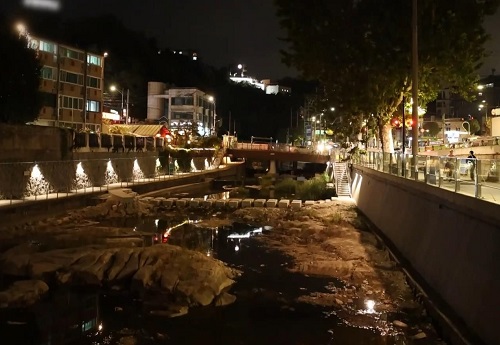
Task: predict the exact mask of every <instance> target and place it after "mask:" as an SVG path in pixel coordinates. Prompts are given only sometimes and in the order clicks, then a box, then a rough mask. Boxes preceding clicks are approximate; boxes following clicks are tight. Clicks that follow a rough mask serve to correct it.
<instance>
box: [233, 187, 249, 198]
mask: <svg viewBox="0 0 500 345" xmlns="http://www.w3.org/2000/svg"><path fill="white" fill-rule="evenodd" d="M249 193H250V191H249V190H248V189H246V188H244V187H236V188H234V189H232V190H231V191H230V192H229V196H230V197H231V198H244V197H247V196H248V194H249Z"/></svg>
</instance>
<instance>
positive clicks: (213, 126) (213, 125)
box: [207, 96, 217, 135]
mask: <svg viewBox="0 0 500 345" xmlns="http://www.w3.org/2000/svg"><path fill="white" fill-rule="evenodd" d="M208 100H209V101H210V102H212V103H213V104H214V118H213V123H212V133H213V135H215V117H216V114H215V109H216V104H217V103H216V102H215V98H214V96H208ZM207 127H208V123H207Z"/></svg>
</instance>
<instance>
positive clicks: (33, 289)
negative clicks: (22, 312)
mask: <svg viewBox="0 0 500 345" xmlns="http://www.w3.org/2000/svg"><path fill="white" fill-rule="evenodd" d="M48 291H49V286H48V285H47V284H46V283H45V282H43V281H41V280H20V281H17V282H15V283H14V284H12V285H11V286H10V287H9V288H8V289H7V290H4V291H1V292H0V306H1V307H26V306H29V305H32V304H34V303H36V302H37V301H38V300H39V299H40V298H41V297H42V296H43V295H44V294H46V293H47V292H48Z"/></svg>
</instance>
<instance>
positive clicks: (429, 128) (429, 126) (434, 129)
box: [422, 121, 441, 137]
mask: <svg viewBox="0 0 500 345" xmlns="http://www.w3.org/2000/svg"><path fill="white" fill-rule="evenodd" d="M422 128H423V129H424V130H425V131H426V132H427V135H428V136H429V137H435V136H436V135H438V133H439V132H440V131H441V128H440V127H439V124H438V123H437V122H435V121H430V122H424V123H423V125H422Z"/></svg>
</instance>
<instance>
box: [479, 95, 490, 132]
mask: <svg viewBox="0 0 500 345" xmlns="http://www.w3.org/2000/svg"><path fill="white" fill-rule="evenodd" d="M482 109H484V116H485V117H484V121H482V122H483V125H484V134H486V135H488V104H487V103H486V101H484V100H483V102H482V103H481V104H479V108H478V110H479V111H481V110H482Z"/></svg>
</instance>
